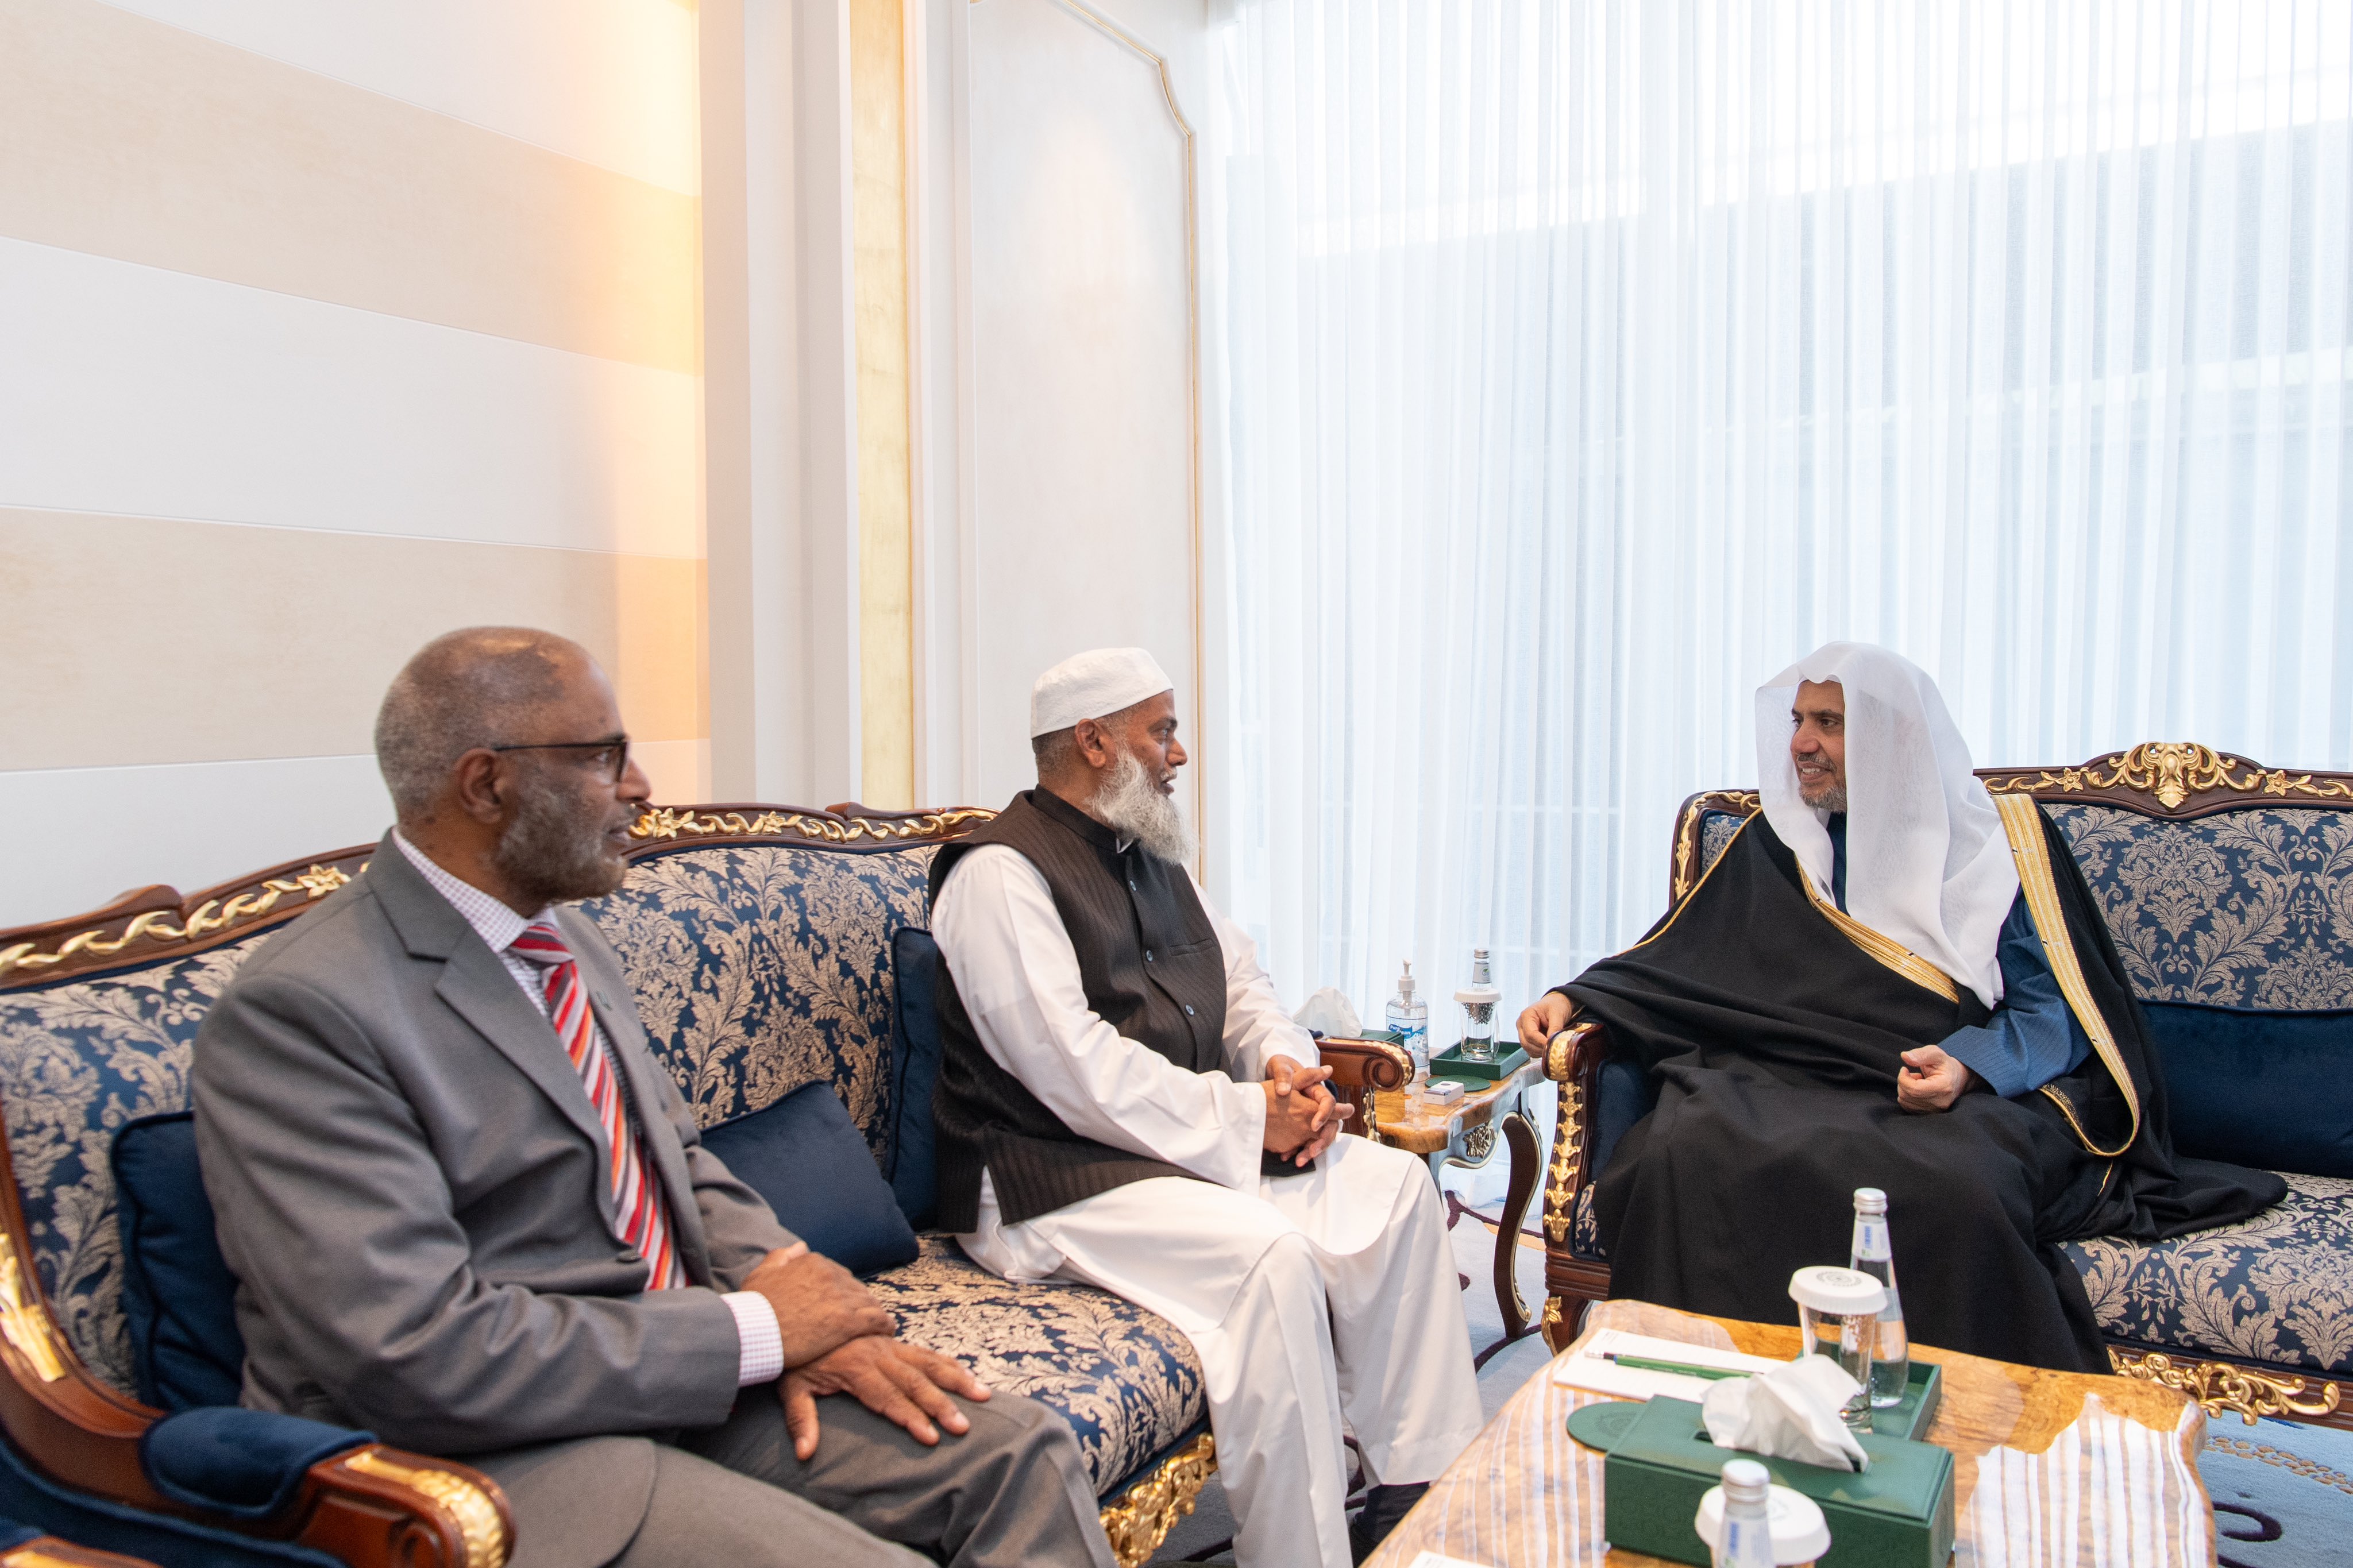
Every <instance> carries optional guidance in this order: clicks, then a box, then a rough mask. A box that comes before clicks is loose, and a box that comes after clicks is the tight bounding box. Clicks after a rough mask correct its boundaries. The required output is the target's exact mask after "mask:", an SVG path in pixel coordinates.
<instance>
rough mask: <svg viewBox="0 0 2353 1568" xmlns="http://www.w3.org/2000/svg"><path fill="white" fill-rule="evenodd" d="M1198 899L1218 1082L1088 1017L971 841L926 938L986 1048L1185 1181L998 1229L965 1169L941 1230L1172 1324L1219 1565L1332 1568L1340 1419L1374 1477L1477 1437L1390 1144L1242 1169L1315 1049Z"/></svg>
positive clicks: (1452, 1296)
mask: <svg viewBox="0 0 2353 1568" xmlns="http://www.w3.org/2000/svg"><path fill="white" fill-rule="evenodd" d="M1195 891H1196V893H1197V894H1198V892H1199V889H1198V886H1197V887H1196V888H1195ZM1201 906H1202V908H1203V909H1204V910H1207V911H1208V915H1209V918H1210V921H1211V922H1212V923H1213V924H1214V925H1215V927H1216V929H1217V932H1218V941H1219V946H1220V948H1221V949H1222V951H1223V954H1224V958H1225V965H1226V1028H1225V1057H1226V1062H1225V1070H1224V1071H1222V1072H1204V1073H1194V1072H1188V1071H1187V1070H1186V1069H1185V1068H1180V1067H1177V1066H1176V1065H1175V1064H1174V1063H1172V1062H1170V1061H1169V1060H1168V1059H1167V1058H1165V1057H1163V1056H1161V1055H1160V1054H1159V1053H1158V1052H1156V1051H1154V1050H1152V1049H1151V1048H1150V1047H1145V1046H1143V1045H1140V1044H1138V1043H1137V1042H1135V1041H1134V1040H1131V1039H1128V1038H1126V1037H1124V1036H1122V1035H1121V1034H1119V1033H1118V1032H1117V1031H1116V1030H1114V1029H1113V1027H1112V1026H1110V1025H1109V1024H1107V1023H1105V1022H1104V1021H1103V1019H1102V1018H1101V1017H1099V1016H1097V1015H1096V1014H1095V1013H1094V1012H1093V1010H1092V1009H1091V1008H1089V1007H1088V1005H1087V1002H1086V993H1085V987H1084V985H1083V984H1082V980H1081V977H1080V973H1079V961H1078V954H1077V952H1076V951H1075V950H1074V949H1073V948H1072V946H1071V939H1070V936H1069V934H1068V933H1067V932H1066V931H1064V930H1063V927H1062V922H1061V917H1060V914H1059V913H1058V912H1057V911H1056V910H1055V908H1054V900H1053V895H1052V893H1051V892H1050V890H1049V889H1048V888H1047V885H1046V879H1045V878H1044V876H1043V875H1041V874H1040V873H1039V870H1038V869H1037V868H1036V867H1034V866H1032V865H1031V864H1030V863H1029V860H1028V859H1026V858H1024V857H1022V856H1021V855H1020V854H1019V853H1018V852H1017V851H1015V850H1013V849H1011V848H1008V847H1005V846H1003V845H984V846H983V847H980V848H977V849H975V850H973V851H972V852H971V853H969V854H967V855H966V856H965V858H963V860H962V861H961V862H960V863H959V864H958V865H957V867H956V868H955V874H954V875H953V876H951V877H950V878H949V879H948V881H947V885H946V886H945V887H944V888H943V889H941V891H940V897H939V900H938V902H937V904H936V905H935V907H934V910H933V911H932V934H933V935H934V938H936V939H937V941H938V942H939V944H940V951H941V953H942V955H943V956H944V958H945V959H946V962H947V965H948V972H949V973H950V974H951V975H953V976H954V977H955V984H956V992H957V994H958V996H959V997H960V998H961V999H962V1000H963V1002H964V1006H965V1013H966V1014H967V1015H968V1016H970V1017H971V1019H972V1022H973V1026H974V1029H975V1030H976V1032H977V1033H978V1035H979V1037H980V1041H981V1045H982V1047H984V1048H985V1049H987V1052H988V1054H989V1056H990V1057H991V1058H993V1059H995V1061H996V1062H997V1065H998V1066H1000V1067H1002V1068H1005V1069H1006V1070H1007V1071H1008V1072H1009V1073H1011V1074H1013V1075H1014V1076H1015V1077H1016V1078H1018V1079H1020V1080H1021V1082H1022V1085H1023V1086H1024V1087H1025V1088H1027V1089H1029V1092H1030V1093H1032V1094H1034V1095H1036V1096H1037V1097H1038V1099H1039V1101H1040V1102H1041V1103H1043V1104H1044V1105H1045V1106H1046V1107H1047V1109H1049V1110H1051V1111H1053V1112H1054V1113H1055V1114H1056V1115H1057V1116H1059V1117H1060V1118H1061V1119H1062V1121H1063V1122H1064V1123H1065V1124H1067V1125H1068V1126H1069V1127H1070V1128H1071V1131H1074V1132H1077V1133H1080V1134H1082V1136H1085V1137H1088V1138H1092V1139H1095V1140H1097V1141H1098V1142H1103V1143H1108V1144H1111V1145H1112V1146H1113V1147H1115V1148H1120V1149H1125V1150H1128V1151H1131V1152H1134V1153H1138V1154H1144V1155H1148V1156H1151V1157H1153V1158H1155V1159H1160V1160H1165V1161H1166V1162H1168V1163H1170V1164H1172V1165H1175V1166H1176V1167H1178V1168H1179V1169H1181V1170H1184V1171H1187V1172H1190V1173H1192V1174H1193V1175H1195V1176H1198V1177H1199V1178H1201V1179H1200V1180H1198V1181H1187V1180H1185V1179H1183V1178H1180V1177H1162V1178H1158V1179H1155V1180H1152V1181H1144V1182H1134V1183H1131V1184H1127V1185H1125V1186H1122V1187H1117V1188H1114V1189H1113V1190H1112V1191H1110V1192H1108V1193H1103V1194H1098V1195H1097V1196H1094V1197H1092V1198H1088V1199H1085V1200H1083V1201H1082V1202H1080V1203H1075V1204H1071V1205H1067V1206H1066V1207H1063V1208H1060V1209H1056V1210H1054V1211H1053V1212H1052V1213H1050V1214H1045V1215H1039V1216H1037V1217H1036V1218H1034V1219H1031V1220H1029V1221H1026V1222H1024V1223H1022V1224H1019V1225H1006V1224H1004V1223H1003V1222H1002V1220H1001V1219H1000V1217H999V1214H998V1210H997V1198H996V1193H995V1190H994V1187H993V1185H992V1184H991V1183H990V1181H989V1179H988V1178H987V1176H986V1175H984V1176H983V1178H982V1182H981V1197H980V1219H979V1226H978V1228H977V1229H976V1230H975V1231H974V1232H973V1233H972V1234H971V1235H969V1236H965V1237H961V1238H960V1239H961V1240H962V1241H963V1243H964V1247H965V1251H966V1252H968V1253H970V1254H971V1255H972V1257H973V1258H975V1259H976V1260H977V1261H978V1262H979V1263H980V1264H982V1265H983V1266H984V1267H985V1268H990V1269H993V1270H995V1271H996V1272H997V1273H998V1274H1001V1275H1003V1276H1005V1277H1006V1278H1007V1279H1050V1278H1057V1277H1059V1278H1062V1279H1080V1280H1083V1281H1085V1282H1087V1283H1090V1284H1093V1285H1099V1286H1101V1287H1102V1288H1103V1289H1106V1290H1110V1291H1112V1292H1113V1293H1115V1294H1117V1295H1120V1296H1124V1297H1125V1298H1126V1299H1127V1300H1131V1301H1134V1302H1135V1303H1136V1304H1138V1305H1139V1306H1143V1307H1145V1308H1148V1309H1150V1310H1153V1311H1155V1312H1157V1313H1159V1314H1160V1315H1161V1316H1162V1317H1165V1318H1166V1319H1168V1320H1169V1321H1171V1322H1173V1323H1175V1324H1176V1326H1177V1327H1178V1328H1180V1329H1182V1330H1183V1331H1185V1333H1186V1335H1187V1337H1188V1338H1189V1339H1190V1340H1191V1341H1192V1342H1193V1345H1194V1348H1195V1350H1196V1352H1198V1354H1199V1356H1200V1358H1201V1366H1202V1371H1203V1373H1204V1375H1205V1377H1206V1379H1207V1382H1208V1404H1209V1419H1210V1424H1211V1426H1212V1427H1213V1428H1214V1429H1215V1431H1216V1433H1217V1438H1218V1467H1219V1475H1220V1477H1221V1478H1222V1479H1223V1480H1224V1483H1225V1487H1226V1492H1227V1495H1228V1497H1229V1500H1231V1502H1232V1504H1233V1509H1234V1518H1235V1521H1236V1524H1237V1527H1238V1529H1239V1534H1238V1535H1237V1536H1236V1539H1235V1555H1236V1559H1237V1561H1238V1562H1240V1563H1243V1564H1259V1565H1261V1568H1275V1565H1278V1564H1282V1565H1289V1564H1295V1563H1324V1564H1325V1565H1326V1568H1346V1564H1347V1563H1349V1561H1350V1559H1349V1552H1348V1538H1347V1527H1346V1521H1345V1514H1344V1511H1343V1510H1344V1505H1345V1497H1346V1473H1347V1472H1346V1462H1347V1461H1346V1455H1345V1448H1344V1446H1343V1444H1342V1441H1341V1434H1342V1427H1343V1420H1344V1417H1345V1425H1346V1427H1347V1428H1348V1429H1349V1430H1352V1431H1353V1432H1354V1433H1355V1434H1356V1441H1357V1444H1358V1447H1360V1448H1361V1450H1362V1451H1363V1454H1364V1458H1365V1464H1366V1469H1367V1470H1368V1471H1369V1472H1370V1475H1371V1478H1372V1479H1374V1480H1376V1481H1385V1482H1410V1481H1422V1480H1429V1479H1432V1478H1434V1477H1435V1476H1436V1475H1437V1474H1438V1472H1439V1471H1440V1470H1441V1469H1443V1468H1445V1466H1446V1465H1447V1463H1448V1462H1449V1461H1450V1460H1451V1459H1452V1458H1454V1456H1455V1455H1456V1454H1458V1453H1460V1452H1461V1450H1462V1448H1463V1447H1464V1446H1465V1445H1466V1444H1468V1443H1469V1442H1470V1440H1471V1439H1472V1436H1476V1435H1477V1432H1478V1429H1479V1426H1480V1411H1479V1394H1478V1387H1477V1384H1476V1382H1475V1381H1474V1379H1473V1376H1472V1367H1471V1347H1470V1331H1469V1330H1468V1329H1467V1327H1466V1326H1465V1325H1464V1322H1463V1319H1462V1300H1461V1291H1460V1289H1459V1288H1458V1286H1457V1284H1456V1279H1455V1269H1454V1259H1453V1255H1452V1253H1451V1250H1450V1249H1449V1247H1448V1246H1447V1242H1446V1225H1445V1218H1444V1215H1443V1214H1442V1212H1441V1211H1440V1206H1439V1204H1438V1200H1437V1196H1436V1194H1435V1193H1434V1192H1433V1191H1432V1189H1431V1187H1430V1182H1429V1179H1428V1178H1427V1177H1426V1176H1425V1175H1424V1174H1423V1166H1422V1163H1421V1162H1420V1161H1419V1160H1418V1159H1416V1158H1414V1157H1413V1156H1412V1155H1410V1154H1407V1153H1405V1152H1401V1151H1398V1150H1395V1149H1386V1148H1382V1147H1379V1146H1377V1145H1376V1144H1373V1143H1369V1142H1366V1141H1364V1140H1363V1139H1361V1138H1355V1137H1343V1138H1341V1139H1340V1140H1339V1141H1338V1142H1335V1144H1333V1146H1332V1148H1331V1149H1330V1150H1329V1151H1328V1152H1325V1153H1324V1156H1323V1157H1322V1158H1321V1159H1320V1160H1318V1161H1317V1162H1316V1166H1315V1168H1314V1170H1312V1171H1308V1172H1303V1173H1299V1174H1296V1175H1292V1176H1282V1177H1265V1176H1261V1174H1260V1173H1259V1155H1260V1152H1261V1149H1262V1147H1263V1142H1264V1137H1265V1130H1266V1099H1265V1092H1264V1091H1263V1090H1262V1089H1260V1088H1259V1087H1258V1085H1259V1081H1260V1080H1261V1079H1263V1078H1264V1077H1265V1064H1266V1062H1267V1060H1268V1059H1269V1058H1272V1057H1278V1056H1282V1057H1289V1058H1291V1059H1293V1061H1295V1062H1297V1063H1299V1064H1300V1065H1301V1066H1303V1067H1311V1066H1314V1064H1315V1063H1316V1061H1317V1060H1318V1057H1317V1054H1316V1050H1315V1044H1314V1039H1313V1038H1312V1037H1310V1036H1309V1035H1308V1034H1307V1032H1306V1031H1305V1030H1304V1029H1303V1028H1301V1027H1300V1026H1298V1025H1296V1024H1294V1023H1293V1022H1292V1021H1291V1020H1290V1018H1288V1017H1287V1016H1284V1014H1283V1012H1282V1005H1281V1004H1280V1003H1279V1002H1278V1001H1277V1000H1276V999H1275V995H1274V988H1273V986H1272V985H1271V984H1269V983H1268V981H1267V978H1266V975H1265V973H1264V972H1263V971H1261V969H1260V968H1259V966H1258V956H1257V952H1256V950H1255V948H1254V946H1253V945H1252V943H1251V942H1250V938H1249V937H1248V936H1247V935H1245V934H1244V933H1243V932H1242V931H1241V930H1240V928H1239V927H1237V926H1235V925H1234V924H1233V922H1232V921H1229V920H1227V919H1226V918H1225V917H1224V916H1223V915H1222V914H1220V913H1219V911H1218V910H1216V909H1215V908H1214V907H1212V906H1211V905H1210V903H1209V901H1208V898H1207V897H1206V896H1205V897H1203V898H1202V900H1201Z"/></svg>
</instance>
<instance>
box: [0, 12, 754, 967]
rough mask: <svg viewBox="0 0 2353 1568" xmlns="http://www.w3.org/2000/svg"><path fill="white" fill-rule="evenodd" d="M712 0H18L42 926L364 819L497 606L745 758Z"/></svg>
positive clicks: (14, 453) (1, 334)
mask: <svg viewBox="0 0 2353 1568" xmlns="http://www.w3.org/2000/svg"><path fill="white" fill-rule="evenodd" d="M696 105H697V79H696V20H695V13H694V10H693V9H692V7H691V6H682V5H677V4H674V3H673V0H418V3H417V4H414V5H403V6H400V7H384V6H356V5H316V4H311V3H309V0H202V3H199V0H123V3H122V4H120V5H102V4H99V3H98V0H0V148H5V153H0V820H5V821H6V822H8V823H9V824H10V825H11V826H10V830H9V832H8V833H7V834H6V836H5V838H0V925H8V924H15V923H20V922H30V921H42V920H49V919H58V918H63V917H66V916H69V915H71V914H74V913H76V912H78V911H79V910H86V909H90V908H91V907H94V906H96V905H98V904H100V903H101V902H102V901H104V900H107V899H109V898H111V897H112V896H113V895H114V894H116V893H118V892H120V891H121V890H123V889H127V888H130V887H133V886H138V885H143V884H148V883H154V882H170V883H175V884H177V885H179V886H180V887H181V888H182V889H195V888H198V887H202V886H205V885H206V884H208V883H211V882H214V881H218V880H222V879H227V878H230V877H234V876H239V875H242V874H244V873H246V872H248V871H252V870H256V869H259V868H261V867H263V866H266V865H269V864H271V863H274V862H277V861H280V860H284V859H288V858H293V857H296V856H301V855H305V854H311V853H315V852H317V851H321V850H324V849H329V848H334V847H342V846H344V845H349V844H353V843H356V842H361V841H364V840H367V839H370V838H372V837H375V835H377V834H378V833H380V832H381V831H382V830H383V829H384V827H385V824H386V822H387V821H388V819H389V816H390V807H389V804H388V802H387V801H386V800H385V795H384V792H383V789H382V787H381V785H380V784H378V782H377V780H376V778H375V768H374V765H373V759H372V758H371V757H370V755H369V744H370V743H369V729H370V726H371V723H372V721H373V718H374V712H375V703H376V701H377V700H378V699H379V698H380V697H381V695H382V693H383V690H384V687H385V683H386V682H387V681H388V680H389V679H390V678H391V676H392V674H393V672H394V671H395V670H396V668H398V666H399V664H400V663H401V661H402V660H403V659H405V658H406V657H407V655H408V654H409V653H410V652H412V651H414V649H415V648H416V647H417V646H418V645H420V644H422V643H423V642H425V641H426V640H427V638H429V637H433V636H435V635H437V634H438V633H440V632H442V631H446V630H448V629H450V628H451V627H453V626H460V625H465V624H469V623H470V622H479V621H483V620H512V621H524V622H528V623H531V624H536V625H542V626H550V627H552V628H553V629H554V630H558V631H561V632H565V633H566V634H568V635H570V636H573V637H577V638H579V639H580V640H581V641H583V642H584V643H586V644H587V645H588V646H589V647H590V648H591V649H592V650H593V651H595V652H596V654H597V655H598V656H599V657H600V658H602V659H603V660H604V661H605V663H606V664H607V668H609V669H610V670H611V671H612V673H613V674H614V676H615V678H616V681H617V685H618V687H619V690H620V695H621V700H622V711H623V716H624V718H625V720H626V721H627V722H628V724H629V726H630V728H631V731H632V732H633V733H634V734H636V735H637V736H638V737H639V738H640V739H641V741H642V742H644V745H643V755H644V757H645V760H646V762H647V763H648V765H649V772H650V773H652V775H653V779H654V784H655V787H656V789H657V791H658V793H659V794H660V795H664V796H666V797H669V798H670V799H674V800H693V799H702V798H706V796H707V792H708V789H709V784H708V782H707V776H708V764H707V760H706V758H707V751H708V741H707V737H708V735H709V733H710V730H709V723H708V717H707V703H706V699H705V694H704V680H705V668H704V662H703V658H704V653H703V647H704V643H703V631H702V593H703V553H704V547H703V531H702V497H701V491H702V472H701V451H700V442H701V433H700V405H701V401H702V374H701V365H700V353H699V348H698V343H697V342H696V336H695V332H696V322H697V317H698V297H697V290H698V280H697V276H696V268H697V251H698V243H699V237H698V205H699V190H698V185H697V168H696V158H695V146H696V137H697V126H696Z"/></svg>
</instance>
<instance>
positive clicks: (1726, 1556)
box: [1715, 1459, 1773, 1568]
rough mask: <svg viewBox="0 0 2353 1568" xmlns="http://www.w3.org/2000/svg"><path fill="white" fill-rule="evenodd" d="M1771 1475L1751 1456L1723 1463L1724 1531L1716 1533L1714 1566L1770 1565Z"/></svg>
mask: <svg viewBox="0 0 2353 1568" xmlns="http://www.w3.org/2000/svg"><path fill="white" fill-rule="evenodd" d="M1772 1484H1773V1478H1772V1477H1771V1476H1770V1475H1769V1474H1768V1473H1767V1471H1766V1468H1765V1467H1764V1466H1762V1465H1760V1464H1758V1463H1757V1461H1756V1460H1754V1459H1729V1460H1726V1461H1725V1466H1724V1531H1723V1533H1722V1534H1721V1535H1719V1536H1717V1537H1716V1542H1715V1568H1773V1515H1772V1510H1771V1509H1770V1507H1769V1506H1768V1504H1767V1492H1768V1489H1769V1488H1770V1487H1771V1486H1772Z"/></svg>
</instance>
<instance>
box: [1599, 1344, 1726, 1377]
mask: <svg viewBox="0 0 2353 1568" xmlns="http://www.w3.org/2000/svg"><path fill="white" fill-rule="evenodd" d="M1597 1359H1598V1360H1601V1361H1614V1362H1616V1363H1618V1364H1619V1365H1620V1366H1622V1367H1627V1368H1630V1369H1631V1370H1632V1371H1635V1372H1672V1373H1675V1374H1676V1375H1677V1376H1678V1377H1704V1378H1706V1379H1708V1380H1710V1381H1711V1382H1718V1381H1721V1380H1723V1379H1725V1378H1727V1377H1754V1376H1756V1375H1757V1374H1756V1373H1753V1372H1742V1371H1739V1370H1737V1369H1736V1368H1733V1367H1725V1366H1693V1365H1691V1364H1689V1363H1685V1362H1679V1361H1652V1360H1651V1359H1650V1358H1649V1357H1648V1356H1638V1355H1620V1353H1619V1352H1616V1351H1601V1352H1597Z"/></svg>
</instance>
